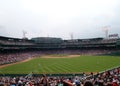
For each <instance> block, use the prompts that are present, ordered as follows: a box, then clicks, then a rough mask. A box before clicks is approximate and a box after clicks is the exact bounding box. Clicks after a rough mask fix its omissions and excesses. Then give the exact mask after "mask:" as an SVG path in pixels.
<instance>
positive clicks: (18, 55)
mask: <svg viewBox="0 0 120 86" xmlns="http://www.w3.org/2000/svg"><path fill="white" fill-rule="evenodd" d="M111 52H114V50H103V49H102V50H100V49H98V50H97V49H95V50H94V49H91V50H87V49H85V50H84V49H81V50H79V49H78V50H77V49H76V50H44V51H42V50H41V51H26V52H15V53H0V65H4V64H9V63H15V62H20V61H23V60H26V59H29V58H33V57H37V56H41V55H49V54H68V55H100V54H109V53H111ZM115 52H116V50H115Z"/></svg>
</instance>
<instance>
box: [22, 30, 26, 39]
mask: <svg viewBox="0 0 120 86" xmlns="http://www.w3.org/2000/svg"><path fill="white" fill-rule="evenodd" d="M22 32H23V39H26V34H27V31H25V30H23V31H22Z"/></svg>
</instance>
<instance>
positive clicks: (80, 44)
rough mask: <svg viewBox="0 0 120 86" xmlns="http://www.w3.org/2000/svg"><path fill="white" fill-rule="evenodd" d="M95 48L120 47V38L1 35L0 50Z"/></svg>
mask: <svg viewBox="0 0 120 86" xmlns="http://www.w3.org/2000/svg"><path fill="white" fill-rule="evenodd" d="M86 48H87V49H91V48H92V49H93V48H99V49H101V48H108V49H109V48H111V49H119V48H120V39H119V38H112V39H111V38H109V39H104V38H91V39H71V40H63V39H61V38H53V37H36V38H32V39H19V38H11V37H3V36H0V50H9V49H15V50H17V49H19V50H20V49H86Z"/></svg>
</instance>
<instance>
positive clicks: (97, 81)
mask: <svg viewBox="0 0 120 86" xmlns="http://www.w3.org/2000/svg"><path fill="white" fill-rule="evenodd" d="M116 52H120V39H119V38H112V39H104V38H91V39H71V40H63V39H62V38H53V37H36V38H32V39H20V38H11V37H3V36H0V65H5V64H10V63H15V62H21V61H24V60H26V59H30V58H31V57H37V56H40V55H46V54H72V55H74V54H75V55H76V54H79V55H101V54H111V53H116ZM6 75H7V74H6ZM1 76H2V77H0V86H3V85H8V86H9V85H19V86H24V85H27V84H29V85H30V84H33V85H35V86H40V84H43V83H41V81H42V79H43V78H45V80H46V82H45V83H47V84H49V85H46V86H56V85H57V86H58V85H64V86H68V85H70V86H80V84H83V83H84V81H86V80H89V81H92V83H93V84H94V85H97V86H108V85H109V86H112V85H113V84H116V83H117V84H116V86H118V85H120V68H119V67H117V68H114V69H111V70H108V71H103V72H101V73H98V74H95V75H93V73H91V74H90V75H89V76H86V74H84V73H83V74H81V77H78V76H79V75H78V76H76V75H74V74H73V75H70V76H69V77H66V76H65V77H64V78H63V77H60V76H57V77H55V76H51V75H49V77H46V76H40V77H36V76H35V75H34V74H32V73H30V74H28V75H26V76H20V77H14V78H12V77H10V76H5V75H4V74H1ZM66 84H67V85H66ZM33 85H31V86H33Z"/></svg>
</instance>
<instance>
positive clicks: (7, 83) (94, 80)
mask: <svg viewBox="0 0 120 86" xmlns="http://www.w3.org/2000/svg"><path fill="white" fill-rule="evenodd" d="M0 86H120V67H119V68H114V69H112V70H107V71H104V72H102V73H98V74H95V75H94V74H93V73H90V74H89V76H86V75H85V74H84V76H46V75H45V74H43V75H42V76H39V75H38V76H34V74H33V73H30V74H28V75H26V76H19V77H10V76H2V77H0Z"/></svg>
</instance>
